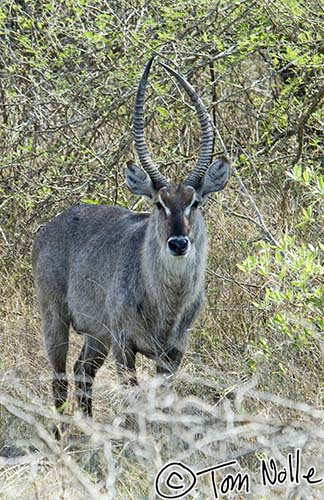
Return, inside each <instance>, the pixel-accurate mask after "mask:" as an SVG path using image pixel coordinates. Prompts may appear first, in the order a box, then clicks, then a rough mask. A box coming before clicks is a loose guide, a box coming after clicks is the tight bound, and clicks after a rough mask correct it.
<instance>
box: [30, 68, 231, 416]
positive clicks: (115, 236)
mask: <svg viewBox="0 0 324 500" xmlns="http://www.w3.org/2000/svg"><path fill="white" fill-rule="evenodd" d="M152 60H153V59H151V60H150V61H149V62H148V64H147V65H146V67H145V70H144V72H143V75H142V78H141V80H140V83H139V87H138V91H137V96H136V102H135V110H134V121H133V128H134V136H135V146H136V151H137V154H138V158H139V161H140V164H141V166H142V169H141V168H139V167H137V166H136V165H135V164H134V163H133V162H129V163H128V166H127V168H126V169H125V177H126V184H127V186H128V188H129V189H130V190H131V191H132V192H133V193H135V194H137V195H141V196H142V195H143V196H146V197H147V198H149V199H150V201H151V202H152V204H153V210H152V213H134V212H131V211H130V210H126V209H124V208H120V207H116V206H115V207H108V206H98V205H77V206H73V207H72V208H69V209H68V210H66V211H65V212H63V213H61V214H60V215H58V216H57V217H55V218H54V219H53V220H52V221H51V222H49V223H48V224H47V225H46V226H44V228H42V229H41V230H40V231H39V232H38V233H37V236H36V239H35V243H34V247H33V269H34V277H35V283H36V289H37V295H38V300H39V304H40V309H41V315H42V323H43V332H44V337H45V346H46V350H47V354H48V357H49V360H50V362H51V365H52V368H53V370H54V378H53V394H54V401H55V406H56V408H57V409H58V410H59V411H61V410H62V409H63V408H64V403H65V401H66V398H67V379H66V356H67V351H68V342H69V327H70V325H72V326H73V329H74V330H75V331H76V332H78V333H80V334H83V335H84V345H83V348H82V350H81V354H80V356H79V358H78V360H77V361H76V363H75V365H74V373H75V382H76V395H77V400H78V406H79V408H80V409H82V410H83V411H84V412H85V413H86V414H87V415H88V416H92V384H93V380H94V377H95V374H96V372H97V370H98V368H100V366H101V365H102V364H103V362H104V359H105V357H106V356H107V353H108V351H109V349H110V348H112V352H113V355H114V357H115V360H116V366H117V370H118V372H119V374H120V376H121V380H122V381H123V382H125V383H130V384H136V383H137V381H136V371H135V357H136V353H141V354H144V355H145V356H148V357H149V358H152V359H154V360H155V362H156V365H157V372H158V373H160V374H165V375H168V374H173V373H175V372H176V370H177V368H178V366H179V364H180V361H181V358H182V356H183V353H184V349H185V344H186V337H187V331H188V328H189V327H190V326H191V325H192V323H193V321H194V319H195V318H196V316H197V313H198V311H199V309H200V307H201V305H202V302H203V296H204V274H205V263H206V255H207V235H206V228H205V223H204V220H203V217H202V214H201V212H200V210H199V205H200V204H201V203H202V202H203V201H204V200H205V199H206V196H207V195H208V194H209V193H212V192H216V191H220V190H221V189H223V188H224V186H225V184H226V182H227V179H228V171H229V167H228V163H227V161H226V159H225V158H219V159H217V160H215V161H213V162H212V163H211V157H212V151H213V131H212V125H211V121H210V117H209V115H208V113H207V111H206V109H205V107H204V105H203V103H202V101H201V99H200V98H199V96H198V95H197V93H196V92H195V91H194V89H193V88H192V86H191V85H190V84H189V83H188V82H187V80H186V79H185V78H184V77H183V76H182V75H181V74H180V73H178V72H177V71H175V70H174V69H172V68H170V67H169V66H167V65H165V64H162V63H160V64H161V66H163V68H164V69H165V70H167V72H169V73H171V75H173V76H174V77H175V78H176V79H177V80H178V82H179V84H180V85H181V86H182V87H183V88H184V89H185V90H186V92H187V94H188V96H189V98H190V100H191V102H192V104H193V105H194V107H195V110H196V112H197V114H198V118H199V123H200V127H201V135H202V139H201V150H200V154H199V158H198V161H197V164H196V166H195V168H194V170H193V171H192V172H191V173H190V175H189V176H188V177H187V178H186V180H185V181H184V182H180V183H178V184H174V183H172V182H169V181H168V180H167V179H166V178H165V177H164V176H163V175H162V173H161V172H160V171H159V170H158V168H157V167H156V166H155V165H154V163H153V161H152V159H151V156H150V154H149V151H148V148H147V146H146V143H145V139H144V114H143V105H144V94H145V89H146V84H147V79H148V75H149V72H150V69H151V65H152Z"/></svg>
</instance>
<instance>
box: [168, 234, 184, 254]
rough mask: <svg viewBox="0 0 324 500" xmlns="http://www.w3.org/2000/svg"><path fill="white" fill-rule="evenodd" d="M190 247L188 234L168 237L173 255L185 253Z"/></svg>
mask: <svg viewBox="0 0 324 500" xmlns="http://www.w3.org/2000/svg"><path fill="white" fill-rule="evenodd" d="M188 247H189V239H188V238H187V236H171V238H169V239H168V248H169V250H170V253H171V254H172V255H184V254H185V253H186V252H187V250H188Z"/></svg>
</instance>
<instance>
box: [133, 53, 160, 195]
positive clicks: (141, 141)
mask: <svg viewBox="0 0 324 500" xmlns="http://www.w3.org/2000/svg"><path fill="white" fill-rule="evenodd" d="M153 59H154V57H151V59H150V60H149V62H148V63H147V65H146V66H145V69H144V72H143V75H142V78H141V81H140V83H139V86H138V90H137V95H136V101H135V107H134V114H133V129H134V139H135V148H136V151H137V154H138V158H139V161H140V163H141V165H142V167H143V169H144V170H145V171H146V172H147V173H148V175H149V176H150V178H151V180H152V182H153V184H154V186H155V187H156V188H157V189H159V188H161V187H163V186H166V185H167V184H168V181H167V179H166V178H165V177H164V175H162V174H161V172H160V171H159V170H158V168H157V167H156V166H155V165H154V163H153V161H152V158H151V156H150V153H149V150H148V148H147V145H146V142H145V138H144V112H143V106H144V95H145V89H146V84H147V78H148V75H149V72H150V69H151V66H152V62H153Z"/></svg>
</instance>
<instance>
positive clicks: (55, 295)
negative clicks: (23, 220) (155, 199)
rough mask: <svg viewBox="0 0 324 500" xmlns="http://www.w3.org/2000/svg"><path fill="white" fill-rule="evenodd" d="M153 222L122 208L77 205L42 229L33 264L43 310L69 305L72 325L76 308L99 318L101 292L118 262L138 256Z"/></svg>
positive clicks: (35, 244) (146, 216)
mask: <svg viewBox="0 0 324 500" xmlns="http://www.w3.org/2000/svg"><path fill="white" fill-rule="evenodd" d="M148 217H149V214H135V213H132V212H130V211H129V210H126V209H123V208H120V207H108V206H101V205H76V206H73V207H72V208H70V209H68V210H66V211H65V212H63V213H61V214H60V215H58V216H57V217H55V218H54V219H52V220H51V221H50V222H49V223H48V224H46V225H45V226H44V227H43V228H42V229H40V230H39V232H38V233H37V235H36V238H35V242H34V245H33V251H32V262H33V272H34V278H35V284H36V290H37V295H38V298H39V302H40V305H41V309H42V311H43V312H44V308H45V309H46V308H49V307H51V308H53V307H55V306H56V305H57V306H58V307H59V305H60V304H65V305H67V306H68V309H69V310H70V312H71V321H73V309H75V308H76V309H79V310H85V309H89V308H90V309H91V310H92V313H93V314H95V310H97V309H98V307H99V304H98V298H96V297H94V295H96V294H97V295H98V293H97V292H98V290H99V291H100V287H101V288H102V289H105V290H107V281H109V279H111V278H112V275H113V273H114V272H115V269H114V268H116V266H118V262H120V260H121V259H125V260H127V258H129V257H131V256H132V254H133V255H134V252H136V251H137V250H136V248H134V247H136V246H138V245H140V242H141V240H142V239H143V238H144V234H145V230H146V225H147V221H148ZM103 300H104V299H103ZM86 302H87V304H86ZM92 302H95V303H92Z"/></svg>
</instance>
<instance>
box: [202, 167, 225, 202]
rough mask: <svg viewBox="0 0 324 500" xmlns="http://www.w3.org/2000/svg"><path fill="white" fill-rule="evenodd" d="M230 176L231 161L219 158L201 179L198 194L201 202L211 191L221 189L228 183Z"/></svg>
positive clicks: (214, 191)
mask: <svg viewBox="0 0 324 500" xmlns="http://www.w3.org/2000/svg"><path fill="white" fill-rule="evenodd" d="M228 178H229V161H228V160H227V159H226V158H225V157H222V158H217V160H215V161H213V163H212V164H211V165H210V166H209V167H208V169H207V170H206V173H205V175H204V176H203V178H202V179H201V181H200V186H199V187H198V189H197V195H198V199H199V201H200V202H202V201H204V200H205V199H206V196H207V195H208V194H209V193H216V192H217V191H221V190H222V189H224V187H225V186H226V184H227V181H228Z"/></svg>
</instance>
